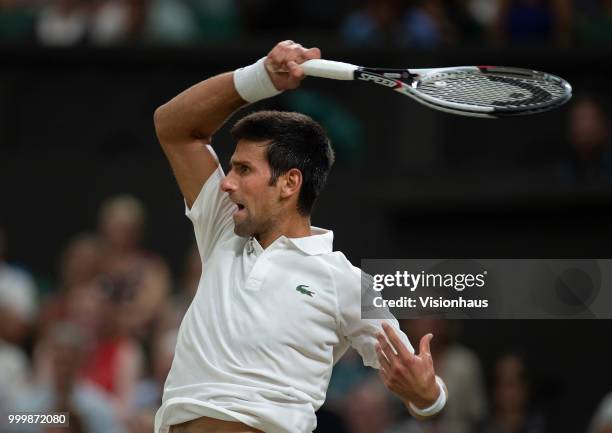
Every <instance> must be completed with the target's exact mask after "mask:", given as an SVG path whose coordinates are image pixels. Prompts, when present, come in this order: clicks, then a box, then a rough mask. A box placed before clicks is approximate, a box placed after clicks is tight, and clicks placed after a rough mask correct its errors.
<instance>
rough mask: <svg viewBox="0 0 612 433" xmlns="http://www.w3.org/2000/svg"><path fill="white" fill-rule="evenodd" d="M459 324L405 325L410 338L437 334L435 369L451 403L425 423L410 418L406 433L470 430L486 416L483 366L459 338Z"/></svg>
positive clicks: (433, 351) (427, 322) (434, 321)
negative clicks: (438, 414)
mask: <svg viewBox="0 0 612 433" xmlns="http://www.w3.org/2000/svg"><path fill="white" fill-rule="evenodd" d="M402 325H404V323H403V324H402ZM457 326H458V323H457V322H453V321H450V320H443V319H417V320H406V321H405V327H404V326H402V328H404V329H406V330H407V333H408V337H409V338H410V339H411V341H418V338H420V337H421V336H422V335H425V334H427V333H429V332H431V333H432V334H434V335H435V338H434V339H433V340H432V341H431V354H432V357H433V359H434V360H435V361H434V368H435V370H436V371H437V372H438V375H439V376H440V377H441V378H442V379H443V380H444V382H445V383H446V384H447V386H448V402H447V403H446V407H445V408H444V411H443V412H442V413H441V414H440V416H438V417H436V418H435V419H433V420H430V421H424V422H415V421H414V420H409V421H408V422H407V423H406V425H405V426H403V427H402V428H401V430H402V431H403V432H405V433H421V432H423V433H429V432H432V433H433V432H435V433H471V432H473V431H474V428H475V427H476V426H477V425H478V423H479V422H480V421H481V420H482V419H483V417H484V416H485V411H486V407H485V404H486V396H485V390H484V379H483V372H482V367H481V365H480V361H479V360H478V357H477V356H476V354H474V353H473V352H472V351H471V350H470V349H468V348H467V347H465V346H463V345H461V344H460V343H458V342H457V341H456V336H457V332H458V330H457ZM415 338H416V339H417V340H413V339H415Z"/></svg>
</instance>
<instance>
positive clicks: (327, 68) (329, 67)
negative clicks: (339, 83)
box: [300, 59, 358, 80]
mask: <svg viewBox="0 0 612 433" xmlns="http://www.w3.org/2000/svg"><path fill="white" fill-rule="evenodd" d="M300 66H301V67H302V69H303V70H304V74H306V75H307V76H310V77H320V78H330V79H332V80H352V79H353V78H354V72H355V71H356V70H357V68H358V66H355V65H351V64H350V63H344V62H334V61H332V60H323V59H314V60H307V61H305V62H304V63H302V64H301V65H300Z"/></svg>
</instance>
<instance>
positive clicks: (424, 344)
mask: <svg viewBox="0 0 612 433" xmlns="http://www.w3.org/2000/svg"><path fill="white" fill-rule="evenodd" d="M432 338H433V334H427V335H424V336H423V337H422V338H421V342H420V343H419V355H423V354H424V353H426V354H428V355H431V348H430V343H431V339H432Z"/></svg>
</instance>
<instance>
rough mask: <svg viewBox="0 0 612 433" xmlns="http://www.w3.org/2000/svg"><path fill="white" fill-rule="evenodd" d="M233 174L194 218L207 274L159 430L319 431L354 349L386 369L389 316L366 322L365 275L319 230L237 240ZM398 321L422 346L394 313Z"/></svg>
mask: <svg viewBox="0 0 612 433" xmlns="http://www.w3.org/2000/svg"><path fill="white" fill-rule="evenodd" d="M210 150H211V152H212V148H210ZM213 154H214V152H213ZM223 176H224V174H223V171H222V169H221V168H220V167H219V168H218V169H217V170H216V171H215V173H214V174H212V175H211V176H210V178H209V179H208V180H207V182H206V183H205V185H204V186H203V188H202V191H201V192H200V194H199V196H198V197H197V199H196V201H195V202H194V204H193V206H192V208H191V209H190V210H189V209H188V210H187V212H186V213H187V216H188V217H189V218H190V219H191V221H192V222H193V225H194V230H195V235H196V241H197V244H198V249H199V251H200V255H201V258H202V262H203V272H202V277H201V278H200V282H199V286H198V291H197V293H196V295H195V298H194V300H193V302H192V304H191V306H190V307H189V309H188V310H187V313H186V315H185V317H184V319H183V322H182V323H181V326H180V330H179V336H178V341H177V345H176V352H175V356H174V361H173V363H172V368H171V369H170V373H169V374H168V378H167V380H166V383H165V386H164V394H163V398H162V406H161V407H160V409H159V410H158V412H157V414H156V417H155V432H156V433H166V432H167V431H168V429H169V426H171V425H174V424H179V423H182V422H185V421H189V420H192V419H195V418H199V417H202V416H207V417H212V418H218V419H222V420H227V421H238V422H242V423H244V424H247V425H249V426H251V427H253V428H256V429H259V430H262V431H264V432H266V433H310V432H312V430H314V428H315V427H316V416H315V411H316V410H318V409H319V407H320V406H321V405H322V404H323V401H324V400H325V393H326V391H327V386H328V383H329V379H330V376H331V372H332V367H333V365H334V363H335V362H336V361H337V360H338V359H339V358H340V357H341V356H342V355H343V354H344V352H345V351H346V350H347V348H348V347H349V345H351V346H353V347H354V348H355V349H357V351H358V352H359V353H360V354H361V356H362V358H363V361H364V364H365V365H368V366H371V367H375V368H378V367H379V364H378V359H377V356H376V351H375V345H376V333H377V332H379V331H380V330H381V329H382V328H381V326H380V322H381V321H380V320H362V319H361V300H360V296H361V278H360V277H361V271H360V270H359V269H358V268H356V267H354V266H352V265H351V263H350V262H349V261H348V260H347V259H346V257H345V256H344V255H343V254H342V253H340V252H332V240H333V233H332V232H331V231H328V230H323V229H320V228H316V227H312V235H311V236H308V237H303V238H286V237H285V236H281V237H280V238H278V239H276V241H274V242H273V243H272V244H271V245H270V246H269V247H268V248H266V249H265V250H264V249H263V248H262V247H261V246H260V245H259V243H258V242H257V240H255V239H254V238H251V239H249V238H242V237H239V236H237V235H235V234H234V222H233V219H232V214H233V212H234V209H235V205H234V203H232V202H231V201H230V200H229V197H228V195H227V193H224V192H222V191H221V189H220V182H221V180H222V178H223ZM386 320H387V321H388V322H389V323H390V324H391V325H392V326H394V327H395V328H396V330H397V332H399V333H400V335H401V337H402V339H403V340H404V343H405V344H406V346H407V347H408V348H409V349H410V350H411V351H414V350H413V348H412V346H411V345H410V342H409V341H408V338H407V337H406V336H405V335H404V334H403V333H402V332H401V331H399V327H398V323H397V321H396V320H395V319H394V318H393V316H389V318H388V319H386Z"/></svg>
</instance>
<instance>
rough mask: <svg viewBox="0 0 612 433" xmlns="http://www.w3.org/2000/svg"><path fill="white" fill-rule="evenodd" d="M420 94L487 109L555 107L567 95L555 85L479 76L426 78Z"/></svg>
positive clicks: (501, 77)
mask: <svg viewBox="0 0 612 433" xmlns="http://www.w3.org/2000/svg"><path fill="white" fill-rule="evenodd" d="M416 90H417V91H419V92H421V93H424V94H426V95H428V96H431V97H433V98H437V99H440V100H442V101H445V102H452V103H457V104H467V105H474V106H480V107H482V106H485V107H520V108H525V107H530V106H538V105H542V104H546V103H554V101H556V100H559V99H561V98H563V97H565V95H566V89H565V88H564V87H563V86H562V85H560V84H557V83H555V82H552V81H546V80H541V79H535V78H517V77H507V76H493V75H484V74H478V73H464V74H453V75H452V76H448V75H442V74H441V75H438V76H433V77H426V80H425V81H421V82H419V83H418V85H417V88H416Z"/></svg>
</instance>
